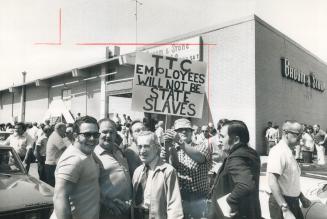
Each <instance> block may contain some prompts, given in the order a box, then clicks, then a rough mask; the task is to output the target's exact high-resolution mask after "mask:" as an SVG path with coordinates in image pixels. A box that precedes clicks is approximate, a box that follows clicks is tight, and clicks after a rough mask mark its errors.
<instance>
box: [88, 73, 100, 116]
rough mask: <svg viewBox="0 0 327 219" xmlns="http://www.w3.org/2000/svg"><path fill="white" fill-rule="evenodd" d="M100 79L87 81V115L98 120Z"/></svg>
mask: <svg viewBox="0 0 327 219" xmlns="http://www.w3.org/2000/svg"><path fill="white" fill-rule="evenodd" d="M100 83H101V80H100V79H95V80H91V81H87V84H86V85H87V86H86V87H87V115H89V116H93V117H95V118H96V119H101V118H100V92H101V89H100Z"/></svg>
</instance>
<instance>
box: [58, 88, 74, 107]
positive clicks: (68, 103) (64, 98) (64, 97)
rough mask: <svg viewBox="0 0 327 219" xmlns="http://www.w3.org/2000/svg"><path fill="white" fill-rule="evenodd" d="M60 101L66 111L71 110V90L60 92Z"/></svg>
mask: <svg viewBox="0 0 327 219" xmlns="http://www.w3.org/2000/svg"><path fill="white" fill-rule="evenodd" d="M61 99H62V101H63V102H64V103H65V105H66V107H67V109H68V110H71V105H72V103H71V100H72V90H71V89H64V90H62V93H61Z"/></svg>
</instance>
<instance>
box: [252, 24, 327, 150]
mask: <svg viewBox="0 0 327 219" xmlns="http://www.w3.org/2000/svg"><path fill="white" fill-rule="evenodd" d="M255 39H256V45H255V47H256V54H255V57H256V63H255V68H256V85H255V86H256V126H257V142H258V144H259V145H260V146H261V148H263V145H264V142H263V130H264V128H265V126H266V124H267V121H273V123H275V124H277V125H279V126H280V129H281V125H282V123H283V121H285V120H286V119H294V120H297V121H299V122H303V123H307V124H314V123H319V124H321V126H322V128H323V129H325V128H326V125H327V116H326V103H327V102H326V101H327V91H325V92H319V91H317V90H314V89H311V88H310V87H306V86H305V85H303V84H300V83H297V82H295V81H292V80H290V79H287V78H284V77H282V74H281V58H282V57H285V58H288V59H289V61H290V63H291V65H293V66H295V67H297V68H298V69H300V70H302V71H303V72H304V73H305V74H309V73H310V72H315V75H316V77H317V78H319V79H320V80H322V81H324V82H325V83H326V82H327V66H326V65H325V64H324V63H322V62H320V61H319V60H318V59H316V58H315V57H313V56H312V55H310V54H308V53H307V52H306V51H305V50H304V49H302V48H301V47H299V46H298V45H297V44H295V43H293V42H291V41H290V40H288V39H287V38H286V37H284V36H283V35H281V34H278V32H276V31H275V30H273V29H271V28H268V27H267V26H266V25H265V24H264V23H262V22H261V21H256V25H255ZM262 150H263V149H262Z"/></svg>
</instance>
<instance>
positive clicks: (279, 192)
mask: <svg viewBox="0 0 327 219" xmlns="http://www.w3.org/2000/svg"><path fill="white" fill-rule="evenodd" d="M301 137H302V126H301V124H300V123H298V122H296V121H289V120H288V121H285V122H284V124H283V134H282V139H281V140H280V141H279V143H278V144H277V145H275V146H274V147H273V148H272V149H271V151H270V153H269V156H268V162H267V176H268V183H269V187H270V189H271V192H272V194H270V198H269V211H270V216H271V218H272V219H282V218H285V219H295V218H296V219H302V218H303V214H302V211H301V208H300V205H299V200H300V201H301V203H302V206H303V207H304V208H307V207H309V206H310V204H311V202H310V201H309V200H308V199H307V198H305V197H304V195H303V194H302V193H301V188H300V175H301V169H300V167H299V165H298V163H297V161H296V160H295V157H294V156H293V154H292V150H293V149H294V147H295V146H296V145H298V144H299V141H300V139H301Z"/></svg>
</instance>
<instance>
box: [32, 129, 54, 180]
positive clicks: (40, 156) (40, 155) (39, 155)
mask: <svg viewBox="0 0 327 219" xmlns="http://www.w3.org/2000/svg"><path fill="white" fill-rule="evenodd" d="M43 131H44V132H43V135H41V136H40V137H38V138H37V141H36V143H35V150H34V156H35V157H36V159H37V167H38V173H39V178H40V180H42V181H44V182H46V174H45V156H46V146H47V142H48V139H49V136H50V134H51V128H50V126H45V127H44V129H43Z"/></svg>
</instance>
